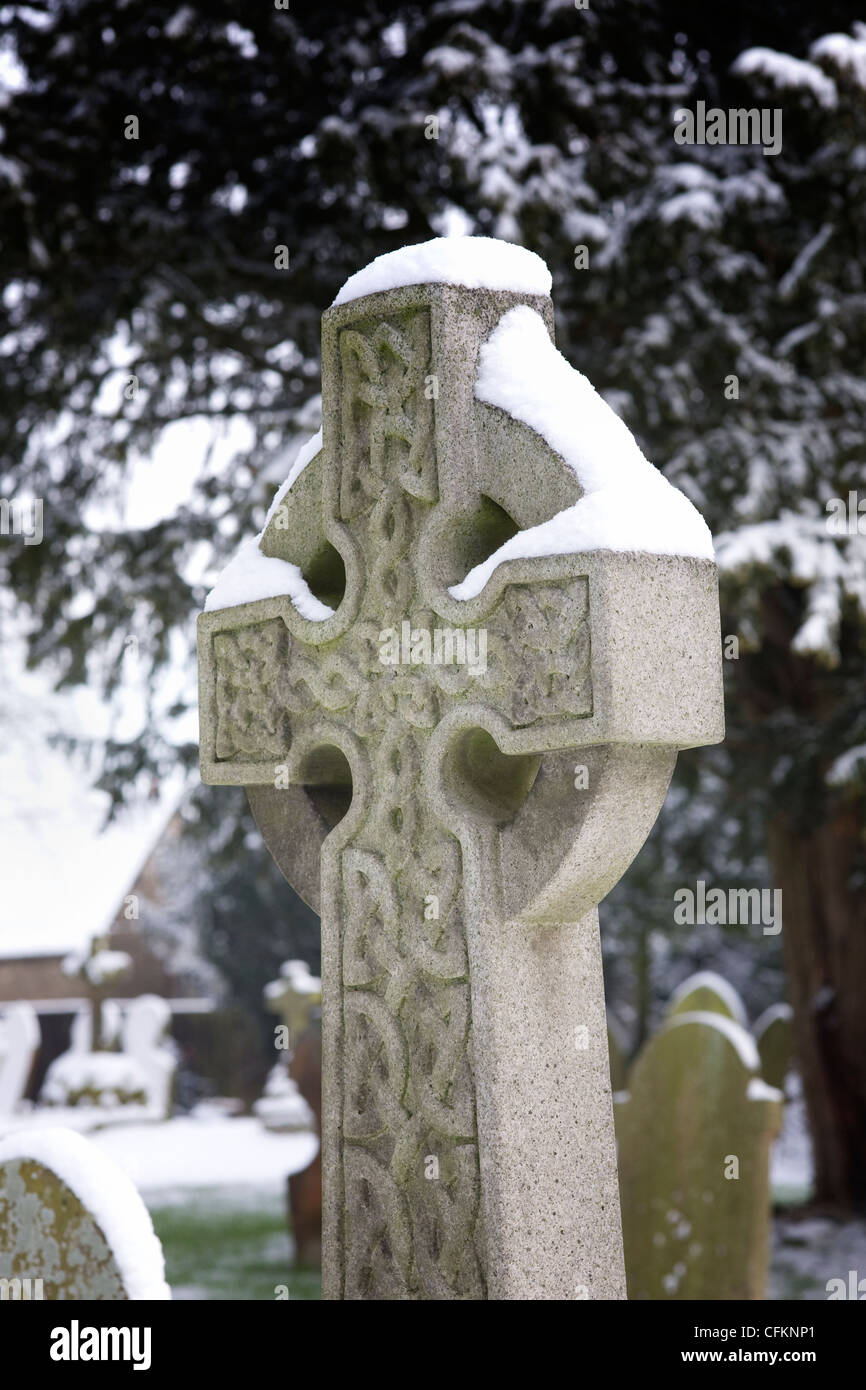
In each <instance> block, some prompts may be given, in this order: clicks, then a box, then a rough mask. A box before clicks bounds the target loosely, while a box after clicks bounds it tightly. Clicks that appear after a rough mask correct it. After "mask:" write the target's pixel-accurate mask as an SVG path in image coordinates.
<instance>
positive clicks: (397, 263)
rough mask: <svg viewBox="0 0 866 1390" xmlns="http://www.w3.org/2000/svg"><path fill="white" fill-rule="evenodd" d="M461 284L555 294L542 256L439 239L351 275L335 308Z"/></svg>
mask: <svg viewBox="0 0 866 1390" xmlns="http://www.w3.org/2000/svg"><path fill="white" fill-rule="evenodd" d="M431 284H436V285H462V286H464V288H466V289H471V290H513V291H514V292H515V293H516V294H544V295H547V294H550V287H551V284H552V279H551V274H550V271H549V270H548V268H547V266H546V265H545V263H544V261H543V260H542V259H541V257H540V256H536V254H535V252H534V251H527V250H526V248H525V247H523V246H515V245H514V244H513V243H512V242H509V241H499V240H497V238H496V237H489V236H465V237H435V238H434V239H433V240H432V241H422V242H420V243H418V244H417V245H416V246H402V247H400V249H399V250H398V251H389V252H388V253H387V254H386V255H384V256H377V257H376V259H375V261H371V262H370V264H369V265H368V266H365V267H364V269H363V270H359V271H358V272H357V273H356V274H355V275H350V276H349V278H348V280H347V281H346V283H345V285H344V286H343V288H342V289H341V290H340V293H339V294H338V295H337V297H336V299H335V300H334V304H335V305H336V304H347V303H348V302H349V301H350V300H352V299H361V298H362V297H363V296H364V295H366V294H378V293H380V292H381V291H383V290H393V289H399V288H400V286H402V285H431Z"/></svg>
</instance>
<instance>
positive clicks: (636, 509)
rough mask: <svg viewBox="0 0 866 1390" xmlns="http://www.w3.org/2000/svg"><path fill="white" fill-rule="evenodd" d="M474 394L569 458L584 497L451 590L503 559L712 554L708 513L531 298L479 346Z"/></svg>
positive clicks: (486, 574) (470, 591) (460, 591)
mask: <svg viewBox="0 0 866 1390" xmlns="http://www.w3.org/2000/svg"><path fill="white" fill-rule="evenodd" d="M475 395H476V397H477V398H478V400H480V401H484V402H485V403H486V404H487V405H493V406H498V407H499V409H501V410H504V411H506V412H507V413H508V414H509V415H511V416H513V418H514V419H516V420H521V421H523V423H524V424H526V425H529V426H530V428H531V429H533V430H535V431H536V432H537V433H538V434H540V435H541V436H542V438H543V439H544V440H545V441H546V442H547V444H549V445H550V447H551V449H553V450H554V451H555V452H556V453H557V454H559V455H560V456H561V458H562V459H563V460H564V461H565V463H566V464H567V465H568V466H569V468H570V469H571V470H572V472H573V473H574V475H575V477H576V479H577V481H578V483H579V484H580V486H581V488H582V489H583V492H584V496H583V497H582V498H581V500H580V501H579V502H577V503H575V505H574V506H572V507H567V508H566V509H565V511H562V512H558V513H557V514H556V516H553V517H551V518H550V520H549V521H545V522H542V523H541V525H539V526H532V527H529V528H528V529H527V530H525V531H520V532H518V534H517V535H516V536H512V537H511V539H510V540H508V541H506V542H505V544H504V545H502V546H500V547H499V549H498V550H496V551H494V553H493V554H492V555H491V556H489V557H488V559H486V560H485V561H484V562H483V563H482V564H480V565H476V567H475V568H474V569H473V570H470V572H469V574H468V575H467V576H466V578H465V579H464V580H463V582H462V583H461V584H457V585H455V586H454V587H453V588H452V589H451V590H450V593H451V594H452V595H453V597H454V598H456V599H469V598H473V597H474V596H475V595H476V594H479V593H480V592H481V590H482V589H483V588H484V585H485V584H486V583H487V581H488V579H489V578H490V576H491V574H492V573H493V571H494V570H495V569H497V568H498V566H499V565H501V564H502V563H503V562H504V561H505V560H516V559H523V558H525V557H527V556H541V555H567V554H574V553H576V552H579V551H586V550H616V551H641V552H648V553H650V554H655V555H688V556H694V557H696V558H698V559H706V560H711V559H712V558H713V542H712V537H711V535H710V532H709V529H708V527H707V525H706V522H705V521H704V520H703V518H702V517H701V515H700V513H699V512H698V511H697V510H696V509H695V507H693V506H692V504H691V502H690V501H689V500H688V498H687V497H686V496H685V495H684V494H683V493H682V492H680V491H679V490H678V489H677V488H675V487H673V486H672V485H671V484H670V483H669V482H668V481H667V479H666V478H664V477H663V476H662V474H661V473H659V472H658V470H657V469H655V468H653V466H652V464H650V463H649V462H648V461H647V460H646V459H645V458H644V456H643V454H642V453H641V451H640V449H639V448H638V446H637V444H636V443H635V440H634V437H633V435H632V434H631V431H630V430H629V429H628V427H627V426H626V425H625V424H624V423H623V421H622V420H620V418H619V416H618V415H616V414H615V413H614V411H613V410H611V408H610V406H609V405H608V404H607V403H606V402H605V401H604V400H602V398H601V396H599V394H598V393H597V391H596V390H595V389H594V387H593V386H592V385H591V383H590V382H589V381H588V380H587V378H586V377H585V376H583V375H582V374H581V373H580V372H578V371H575V369H574V368H573V367H571V366H570V365H569V364H568V362H566V360H565V358H564V357H563V356H562V354H561V353H560V352H558V351H557V350H556V348H555V347H554V346H553V344H552V343H551V341H550V336H549V334H548V332H547V328H546V327H545V324H544V320H543V319H542V318H541V316H540V315H539V314H537V313H536V312H535V310H534V309H530V308H529V307H528V305H519V306H518V307H517V308H514V309H510V310H509V312H508V313H507V314H504V315H503V317H502V318H501V319H500V321H499V323H498V324H497V326H496V328H495V329H494V331H493V333H492V334H491V335H490V337H489V338H488V340H487V342H486V343H485V344H484V346H483V348H482V349H481V354H480V357H479V364H478V376H477V379H476V383H475Z"/></svg>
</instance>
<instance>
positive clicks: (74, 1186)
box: [0, 1129, 171, 1300]
mask: <svg viewBox="0 0 866 1390" xmlns="http://www.w3.org/2000/svg"><path fill="white" fill-rule="evenodd" d="M0 1278H2V1279H8V1280H23V1281H28V1280H29V1285H27V1287H28V1288H29V1289H30V1290H32V1289H33V1288H34V1286H35V1287H37V1288H38V1289H39V1290H40V1292H39V1293H37V1294H36V1295H35V1296H36V1297H43V1298H46V1299H49V1300H52V1299H57V1300H79V1299H82V1300H88V1299H100V1300H102V1299H168V1298H170V1297H171V1292H170V1290H169V1287H168V1285H167V1284H166V1282H165V1266H164V1261H163V1256H162V1248H161V1246H160V1243H159V1241H158V1239H157V1237H156V1235H155V1234H154V1230H153V1224H152V1222H151V1219H150V1216H149V1214H148V1211H147V1208H146V1207H145V1205H144V1203H143V1201H142V1200H141V1197H140V1196H139V1194H138V1192H137V1191H136V1189H135V1187H134V1186H133V1185H132V1183H131V1182H130V1180H129V1178H128V1177H127V1176H126V1174H125V1173H124V1172H123V1171H122V1170H121V1169H120V1168H118V1167H117V1165H116V1164H115V1163H114V1161H113V1160H112V1159H109V1158H108V1157H106V1155H105V1154H103V1153H101V1152H100V1150H99V1149H97V1148H96V1147H95V1146H94V1145H93V1144H91V1143H89V1142H88V1141H87V1140H86V1139H84V1138H82V1136H81V1135H80V1134H75V1133H74V1132H73V1131H71V1130H67V1129H38V1130H29V1131H24V1130H22V1131H19V1132H18V1133H17V1134H14V1135H12V1136H10V1137H9V1138H7V1139H4V1140H0ZM31 1296H34V1295H33V1294H32V1293H31Z"/></svg>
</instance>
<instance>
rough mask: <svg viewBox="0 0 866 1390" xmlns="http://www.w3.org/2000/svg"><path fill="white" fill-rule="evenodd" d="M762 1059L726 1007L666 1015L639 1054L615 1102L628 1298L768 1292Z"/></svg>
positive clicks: (773, 1112)
mask: <svg viewBox="0 0 866 1390" xmlns="http://www.w3.org/2000/svg"><path fill="white" fill-rule="evenodd" d="M759 1066H760V1061H759V1057H758V1052H757V1048H756V1047H755V1043H754V1040H753V1038H752V1037H751V1035H750V1034H749V1033H747V1032H746V1030H745V1029H744V1028H743V1027H741V1025H740V1024H738V1023H735V1022H734V1021H733V1020H732V1019H730V1018H728V1017H726V1016H725V1015H724V1014H722V1013H690V1014H675V1015H673V1016H672V1017H670V1018H669V1019H668V1021H667V1023H666V1024H665V1025H664V1027H663V1028H662V1030H661V1032H660V1033H658V1034H656V1036H655V1037H654V1038H652V1039H651V1040H650V1041H649V1042H648V1043H647V1044H646V1046H645V1047H644V1048H643V1050H642V1051H641V1053H640V1055H639V1056H638V1058H637V1060H636V1062H635V1063H634V1065H633V1067H632V1069H631V1072H630V1074H629V1091H628V1094H627V1095H626V1096H622V1097H618V1098H617V1105H616V1131H617V1139H618V1141H619V1183H620V1198H621V1202H622V1221H623V1239H624V1244H625V1265H626V1277H627V1279H628V1293H629V1298H632V1299H637V1298H641V1299H758V1298H763V1296H764V1284H765V1279H766V1272H767V1258H768V1243H769V1213H770V1188H769V1156H770V1145H771V1142H772V1140H773V1139H774V1138H775V1136H776V1135H777V1134H778V1132H779V1129H780V1126H781V1111H782V1096H781V1094H780V1093H779V1092H778V1091H777V1090H775V1089H773V1088H772V1087H770V1086H768V1085H767V1084H766V1082H764V1081H763V1080H762V1079H761V1078H760V1076H759V1075H758V1072H759Z"/></svg>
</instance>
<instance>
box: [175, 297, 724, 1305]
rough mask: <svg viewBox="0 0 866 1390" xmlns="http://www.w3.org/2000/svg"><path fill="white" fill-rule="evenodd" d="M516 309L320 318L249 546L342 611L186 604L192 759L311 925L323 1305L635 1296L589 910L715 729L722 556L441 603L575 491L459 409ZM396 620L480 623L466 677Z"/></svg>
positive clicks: (407, 301) (669, 559)
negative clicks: (261, 523) (237, 795)
mask: <svg viewBox="0 0 866 1390" xmlns="http://www.w3.org/2000/svg"><path fill="white" fill-rule="evenodd" d="M516 303H528V304H530V305H531V306H532V307H534V308H536V309H537V310H538V311H539V312H540V313H541V314H542V315H543V317H544V319H545V322H546V323H547V324H548V326H549V327H550V329H551V332H552V327H553V311H552V306H551V304H550V302H549V300H547V299H539V298H537V297H533V296H522V295H516V294H512V293H506V292H497V291H487V290H469V289H462V288H459V287H456V286H449V285H420V286H411V287H406V288H402V289H396V290H391V291H388V292H385V293H382V294H376V295H370V296H369V297H367V298H366V299H360V300H356V301H353V302H350V303H347V304H344V305H341V306H340V307H338V308H332V309H331V310H329V311H328V312H327V313H326V314H325V316H324V320H323V335H322V342H323V402H324V445H323V448H322V450H321V452H320V453H319V454H318V456H317V457H316V458H315V459H314V460H313V461H312V462H311V463H310V464H309V465H308V466H307V468H306V469H305V470H304V472H302V473H301V475H300V477H299V478H298V479H297V481H296V483H295V484H294V485H293V487H292V489H291V491H290V492H289V494H288V495H287V497H286V498H285V502H284V510H283V512H282V514H281V515H280V517H279V519H277V518H274V520H273V521H272V522H271V524H270V526H269V528H268V530H267V532H266V534H265V537H264V541H263V545H262V549H263V551H264V553H265V554H267V555H272V556H278V557H280V558H282V559H285V560H288V561H291V562H292V563H293V564H296V565H298V566H300V568H301V570H302V572H303V574H304V575H305V577H306V579H307V581H308V583H309V585H310V587H311V589H312V590H313V592H314V593H315V594H316V596H317V597H318V598H320V599H321V600H322V601H323V602H327V603H329V604H330V605H331V606H332V607H335V608H336V612H335V613H334V615H333V616H332V617H330V618H328V619H327V620H326V621H323V622H311V621H308V620H306V619H304V618H302V617H301V616H300V615H299V613H298V612H297V610H296V609H295V607H294V606H293V604H292V603H291V601H290V600H289V599H288V598H287V597H278V598H271V599H263V600H259V601H257V602H255V603H247V604H242V605H239V606H237V607H234V608H230V609H224V610H218V611H214V612H210V613H206V614H204V615H203V616H202V617H201V618H200V619H199V643H200V705H201V759H202V776H203V778H204V780H205V781H207V782H211V783H216V784H225V785H229V784H234V785H238V784H239V785H243V786H246V787H247V788H249V794H250V800H251V804H252V807H253V811H254V813H255V816H256V819H257V821H258V823H259V825H260V827H261V829H262V832H263V834H264V836H265V839H266V841H267V843H268V846H269V848H270V849H271V852H272V853H273V854H274V857H275V859H276V860H277V863H278V864H279V865H280V867H281V868H282V870H283V872H284V873H285V874H286V876H287V877H288V878H289V880H290V882H291V883H292V884H293V885H294V887H295V888H296V889H297V890H298V891H299V892H300V893H301V894H302V895H303V896H304V897H305V898H306V900H307V901H308V902H309V903H310V905H311V906H313V907H314V908H315V909H316V910H317V911H319V912H320V913H321V916H322V975H323V989H324V1001H323V1033H324V1083H323V1084H324V1096H323V1146H324V1148H323V1160H324V1182H325V1216H324V1279H325V1294H326V1296H327V1297H331V1298H434V1299H436V1298H442V1299H453V1298H476V1299H477V1298H505V1299H514V1298H622V1297H624V1296H625V1279H624V1272H623V1263H622V1246H621V1234H620V1217H619V1204H618V1192H617V1174H616V1156H615V1146H614V1137H613V1121H612V1113H611V1099H610V1085H609V1074H608V1054H607V1033H606V1024H605V1012H604V992H603V985H602V976H601V964H600V954H599V939H598V922H597V915H596V911H595V908H596V905H597V903H598V902H599V901H600V900H601V899H602V898H603V897H604V896H605V894H606V893H607V892H608V891H609V890H610V889H611V888H612V887H613V885H614V884H615V883H616V882H617V880H618V879H619V878H620V876H621V875H622V873H623V872H624V871H625V869H626V868H627V867H628V865H629V863H630V862H631V860H632V859H633V857H634V855H635V854H636V853H637V851H638V850H639V848H640V846H641V845H642V843H643V841H644V839H645V837H646V835H647V834H648V832H649V830H650V828H651V826H652V824H653V822H654V820H655V818H656V815H657V814H658V810H659V807H660V805H661V803H662V801H663V799H664V795H665V792H666V789H667V786H668V782H669V780H670V776H671V773H672V771H673V767H674V763H675V760H676V754H677V750H678V749H679V748H685V747H689V746H692V745H696V744H701V743H708V742H714V741H717V740H719V739H720V738H721V737H722V736H723V722H722V697H721V673H720V671H721V660H720V633H719V617H718V599H717V581H716V571H715V566H714V565H713V564H712V563H711V562H708V561H700V560H694V559H684V558H679V557H676V556H654V555H649V554H637V553H627V554H618V553H614V552H609V551H607V552H605V551H595V552H592V553H588V554H582V555H568V556H548V557H545V558H540V559H531V560H530V559H527V560H512V561H509V562H507V563H505V564H503V565H501V566H500V568H499V569H498V570H496V572H495V573H494V575H493V576H492V578H491V579H490V581H489V582H488V584H487V586H486V587H485V589H484V590H483V591H482V592H481V593H480V594H479V595H478V596H477V597H476V598H474V599H472V600H470V601H468V602H465V603H460V602H458V601H456V600H455V599H453V598H452V597H451V596H450V595H449V594H448V592H447V591H448V587H449V586H451V585H454V584H455V583H457V582H458V581H460V580H461V579H462V578H463V577H464V576H465V574H466V573H467V571H468V570H469V569H470V568H471V567H472V566H473V565H474V564H476V563H478V562H479V561H480V560H481V559H483V558H485V557H486V556H487V555H488V554H490V553H492V551H493V550H494V549H496V548H497V547H498V545H499V544H501V543H502V542H503V541H504V540H505V539H507V537H508V536H509V535H511V534H512V533H513V532H514V530H515V529H516V528H520V529H523V528H526V527H530V526H533V525H536V524H537V523H539V522H542V521H544V520H546V519H548V518H549V517H550V516H551V515H552V514H553V513H555V512H558V511H560V510H562V509H564V508H565V507H568V506H570V505H572V504H573V503H574V502H576V501H578V500H579V498H580V496H581V489H580V487H579V485H578V483H577V480H576V478H575V475H574V473H573V472H572V471H571V469H570V468H568V467H567V465H566V464H565V462H564V461H563V460H562V459H561V458H560V457H559V456H558V455H557V454H555V453H554V452H553V451H552V450H551V449H550V448H549V447H548V445H547V444H546V443H545V442H544V440H543V439H542V438H541V437H540V436H539V435H537V434H535V433H534V432H533V431H532V430H531V429H529V428H528V427H527V426H525V425H523V424H521V423H519V422H517V421H515V420H513V419H512V418H511V417H510V416H508V415H506V414H505V413H504V412H503V411H501V410H498V409H495V408H493V407H490V406H486V405H483V404H482V403H480V402H479V401H477V400H476V399H475V396H474V380H475V370H476V363H477V358H478V353H479V349H480V347H481V344H482V343H483V342H484V340H485V339H486V338H487V336H488V335H489V334H490V333H491V331H492V330H493V328H494V327H495V326H496V324H497V323H498V321H499V319H500V318H501V316H502V315H503V314H504V313H505V312H506V311H507V310H508V309H510V308H511V307H513V305H514V304H516ZM434 388H435V389H434ZM406 620H408V621H409V623H410V624H411V629H412V630H413V631H415V632H421V631H432V630H435V629H437V628H439V629H442V628H444V627H448V628H455V629H458V628H459V629H484V631H485V632H486V634H487V660H486V669H484V670H483V671H482V670H475V671H473V670H471V669H470V668H469V667H468V665H467V666H462V667H461V666H454V665H434V664H427V665H423V664H408V665H388V664H383V662H382V661H381V660H380V656H379V650H380V644H381V640H382V638H381V634H382V633H383V631H384V630H387V629H391V628H395V629H397V630H399V629H400V627H401V624H402V622H404V621H406ZM576 764H581V765H585V766H586V768H587V779H586V786H585V788H584V789H578V788H577V786H576V778H575V765H576ZM282 783H288V785H281V784H282Z"/></svg>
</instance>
